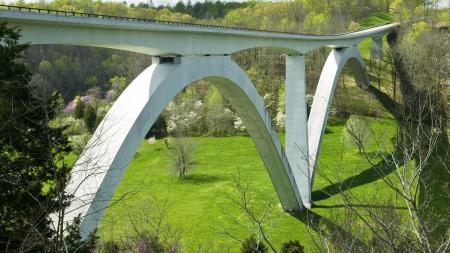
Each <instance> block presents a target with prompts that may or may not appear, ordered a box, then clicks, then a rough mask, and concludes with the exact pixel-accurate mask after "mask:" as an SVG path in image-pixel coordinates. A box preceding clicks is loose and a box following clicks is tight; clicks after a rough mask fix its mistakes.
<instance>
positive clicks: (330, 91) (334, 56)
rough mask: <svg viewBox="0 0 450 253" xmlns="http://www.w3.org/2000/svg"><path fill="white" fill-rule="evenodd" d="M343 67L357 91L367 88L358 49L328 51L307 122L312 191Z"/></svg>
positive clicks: (367, 81)
mask: <svg viewBox="0 0 450 253" xmlns="http://www.w3.org/2000/svg"><path fill="white" fill-rule="evenodd" d="M345 65H348V66H349V67H350V70H351V72H352V74H353V76H354V77H355V81H356V84H357V85H358V86H359V87H362V88H367V87H368V85H369V77H368V75H367V72H366V69H365V63H364V60H363V58H362V56H361V54H360V53H359V50H358V48H357V47H350V48H342V49H333V50H332V51H331V53H330V54H329V56H328V58H327V60H326V62H325V65H324V67H323V69H322V73H321V75H320V78H319V83H318V85H317V88H316V93H315V94H314V100H313V104H312V107H311V112H310V114H309V118H308V149H309V166H310V182H311V184H310V185H311V186H310V187H311V188H312V185H313V183H314V176H315V168H316V165H317V164H316V161H317V158H318V156H319V151H320V144H321V142H322V136H323V134H324V132H325V127H326V123H327V119H328V115H329V113H330V109H331V105H332V103H333V97H334V93H335V90H336V86H337V83H338V81H339V77H340V76H341V73H342V70H343V68H344V66H345ZM311 190H312V189H309V192H311ZM303 201H304V203H308V202H307V201H308V200H306V199H304V200H303Z"/></svg>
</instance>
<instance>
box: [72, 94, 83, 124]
mask: <svg viewBox="0 0 450 253" xmlns="http://www.w3.org/2000/svg"><path fill="white" fill-rule="evenodd" d="M74 102H75V109H74V111H73V116H75V118H76V119H82V118H83V116H84V110H85V108H86V104H85V103H84V102H83V101H82V100H81V99H80V98H79V97H78V98H76V99H75V101H74Z"/></svg>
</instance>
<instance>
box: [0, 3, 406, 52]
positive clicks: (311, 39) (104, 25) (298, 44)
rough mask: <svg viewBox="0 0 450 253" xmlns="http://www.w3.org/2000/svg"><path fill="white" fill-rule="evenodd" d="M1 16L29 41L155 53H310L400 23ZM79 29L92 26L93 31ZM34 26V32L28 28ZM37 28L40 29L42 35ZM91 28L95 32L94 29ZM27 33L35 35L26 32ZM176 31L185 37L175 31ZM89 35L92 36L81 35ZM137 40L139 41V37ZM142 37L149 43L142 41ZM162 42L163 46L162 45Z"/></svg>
mask: <svg viewBox="0 0 450 253" xmlns="http://www.w3.org/2000/svg"><path fill="white" fill-rule="evenodd" d="M0 20H5V21H8V23H10V24H12V25H17V26H19V27H21V28H22V33H23V37H24V38H23V40H24V41H25V42H32V43H35V44H56V43H59V44H74V45H88V46H101V47H109V48H117V49H125V50H130V51H135V52H141V53H147V54H152V55H160V54H180V55H196V54H203V55H204V54H229V53H233V52H235V51H239V50H242V49H247V48H251V47H278V48H285V49H287V51H291V53H306V52H308V51H310V50H312V49H315V48H319V47H322V46H328V47H331V48H339V47H350V46H355V45H357V44H359V42H361V41H362V40H363V39H365V38H368V37H381V36H383V35H384V34H386V33H388V32H389V31H391V30H393V29H395V28H396V27H397V26H398V24H397V23H392V24H386V25H383V26H379V27H373V28H369V29H365V30H361V31H355V32H348V33H340V34H331V35H311V34H296V33H287V32H278V31H265V30H257V29H247V28H238V27H225V26H213V25H203V24H192V23H183V22H170V21H162V20H151V19H140V18H131V17H120V16H110V15H98V14H89V13H80V12H68V11H58V10H47V9H38V8H28V7H18V6H10V5H0ZM58 27H59V28H61V27H64V29H57V28H58ZM45 28H51V29H54V34H53V33H52V32H51V31H45V30H46V29H45ZM77 28H81V29H84V30H89V32H88V33H89V34H86V31H80V29H77ZM31 29H34V30H35V31H34V32H33V31H30V30H31ZM102 30H103V32H105V31H104V30H107V31H108V32H109V33H111V31H114V33H117V34H101V31H102ZM37 31H40V32H41V34H42V35H40V34H38V33H37ZM93 31H96V33H95V34H94V33H93ZM118 31H120V32H118ZM68 32H71V33H75V34H76V36H74V37H72V36H68V34H67V33H68ZM130 32H131V33H130ZM132 32H135V33H132ZM136 32H137V33H136ZM28 33H30V35H33V36H28ZM119 33H120V34H119ZM167 33H170V34H171V35H168V34H167ZM174 34H177V36H180V35H181V36H182V37H177V36H174ZM87 35H89V36H90V37H91V38H90V39H89V38H87V37H85V38H83V36H87ZM148 35H149V36H151V37H155V36H157V37H159V40H160V42H159V43H153V42H154V41H153V40H154V38H147V37H146V36H148ZM42 36H50V38H49V39H47V40H45V38H42ZM102 36H103V39H102V38H101V37H102ZM123 36H126V37H128V38H126V37H123ZM136 36H137V37H136ZM60 37H64V39H61V38H60ZM93 37H97V38H93ZM138 37H139V38H138ZM50 39H51V40H50ZM80 39H81V41H80ZM138 39H139V40H141V42H138V41H137V40H138ZM174 40H183V41H184V43H183V44H179V43H174ZM143 41H147V42H150V43H143ZM109 42H112V43H109ZM205 43H206V44H205ZM159 44H163V45H162V46H159ZM164 44H165V45H164ZM186 44H187V45H186Z"/></svg>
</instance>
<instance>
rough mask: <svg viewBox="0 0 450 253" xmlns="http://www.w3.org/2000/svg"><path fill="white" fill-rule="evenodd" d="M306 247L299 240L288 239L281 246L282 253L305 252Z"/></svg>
mask: <svg viewBox="0 0 450 253" xmlns="http://www.w3.org/2000/svg"><path fill="white" fill-rule="evenodd" d="M304 252H305V250H304V247H303V246H302V245H301V244H300V242H299V241H297V240H295V241H291V240H289V241H287V242H285V243H283V245H282V246H281V253H304Z"/></svg>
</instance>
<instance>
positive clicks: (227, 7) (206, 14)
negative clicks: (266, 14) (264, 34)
mask: <svg viewBox="0 0 450 253" xmlns="http://www.w3.org/2000/svg"><path fill="white" fill-rule="evenodd" d="M254 4H255V2H242V3H238V2H221V1H220V0H219V1H204V2H196V3H195V4H192V3H191V1H188V2H187V3H184V1H181V0H180V1H178V2H177V3H176V4H175V5H174V6H170V5H160V6H158V7H157V9H159V10H161V9H164V8H167V9H169V10H170V11H172V12H178V13H184V14H188V15H190V16H192V17H194V18H196V19H217V18H223V17H225V15H226V14H227V13H228V12H230V11H232V10H235V9H240V8H245V7H248V6H251V5H254ZM130 7H132V8H133V7H136V6H135V5H134V4H131V5H130ZM137 7H139V8H152V7H153V6H152V5H150V4H147V3H139V4H138V5H137Z"/></svg>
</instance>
